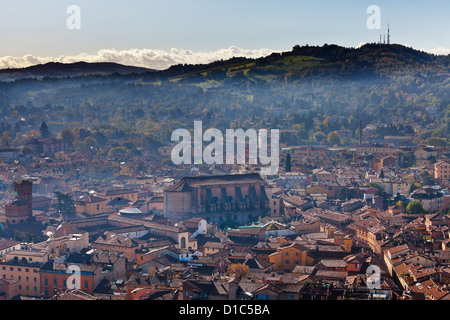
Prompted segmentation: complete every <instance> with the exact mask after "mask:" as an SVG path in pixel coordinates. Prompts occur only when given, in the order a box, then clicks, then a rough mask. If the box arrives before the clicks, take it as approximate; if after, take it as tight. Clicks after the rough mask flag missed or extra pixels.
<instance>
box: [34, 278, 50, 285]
mask: <svg viewBox="0 0 450 320" xmlns="http://www.w3.org/2000/svg"><path fill="white" fill-rule="evenodd" d="M34 279H35V281H36V278H34ZM44 284H45V285H48V279H47V278H45V279H44Z"/></svg>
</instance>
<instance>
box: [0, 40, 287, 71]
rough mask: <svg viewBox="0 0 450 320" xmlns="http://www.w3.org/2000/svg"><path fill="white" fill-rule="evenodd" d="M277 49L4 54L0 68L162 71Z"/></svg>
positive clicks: (249, 56) (250, 55)
mask: <svg viewBox="0 0 450 320" xmlns="http://www.w3.org/2000/svg"><path fill="white" fill-rule="evenodd" d="M273 52H280V51H277V50H271V49H256V50H252V49H242V48H238V47H235V46H231V47H229V48H226V49H219V50H216V51H207V52H202V51H192V50H187V49H176V48H173V49H171V50H170V51H163V50H154V49H129V50H116V49H102V50H99V51H98V52H97V53H94V54H89V53H80V54H78V55H74V56H60V57H36V56H33V55H30V54H29V55H25V56H23V57H12V56H5V57H0V69H6V68H24V67H28V66H31V65H35V64H43V63H48V62H61V63H73V62H79V61H85V62H116V63H120V64H124V65H129V66H138V67H146V68H150V69H157V70H163V69H166V68H168V67H170V66H171V65H174V64H180V63H182V64H184V63H186V64H201V63H210V62H213V61H217V60H220V59H224V60H226V59H229V58H232V57H248V58H259V57H263V56H267V55H270V54H272V53H273Z"/></svg>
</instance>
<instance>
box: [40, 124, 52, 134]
mask: <svg viewBox="0 0 450 320" xmlns="http://www.w3.org/2000/svg"><path fill="white" fill-rule="evenodd" d="M39 134H40V135H41V137H42V138H49V137H50V136H51V134H50V130H48V127H47V124H46V123H45V121H42V123H41V126H40V127H39Z"/></svg>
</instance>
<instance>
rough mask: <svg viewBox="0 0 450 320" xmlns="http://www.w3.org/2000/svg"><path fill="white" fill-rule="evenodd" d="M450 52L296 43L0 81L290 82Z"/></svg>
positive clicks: (42, 68) (51, 70) (15, 75)
mask: <svg viewBox="0 0 450 320" xmlns="http://www.w3.org/2000/svg"><path fill="white" fill-rule="evenodd" d="M449 64H450V55H448V56H436V55H433V54H429V53H426V52H423V51H418V50H415V49H413V48H410V47H406V46H403V45H398V44H391V45H380V44H366V45H363V46H361V47H359V48H345V47H341V46H338V45H327V44H326V45H324V46H303V47H300V46H294V47H293V49H292V51H287V52H283V53H273V54H271V55H269V56H266V57H262V58H257V59H254V58H245V57H235V58H231V59H228V60H219V61H214V62H212V63H207V64H197V65H187V64H179V65H173V66H171V67H170V68H168V69H166V70H161V71H158V70H154V69H149V68H143V67H135V66H126V65H122V64H118V63H112V62H99V63H87V62H76V63H59V62H49V63H46V64H39V65H34V66H30V67H26V68H18V69H3V70H0V81H12V80H18V79H33V78H38V79H41V78H64V77H79V76H92V75H94V76H95V75H103V76H108V75H132V74H134V75H137V76H140V75H143V74H145V76H146V77H147V78H155V77H157V78H159V77H163V78H165V77H168V78H172V79H173V78H176V79H189V78H192V77H194V78H195V77H198V76H200V75H201V77H202V78H204V79H208V78H209V79H211V78H212V79H217V77H219V78H222V76H223V75H224V74H226V76H227V77H234V76H235V75H238V76H240V77H244V78H250V79H253V80H263V81H271V80H282V79H283V80H287V79H291V80H293V79H299V78H300V79H301V78H304V77H310V76H313V77H323V76H325V77H329V76H335V77H337V78H348V77H350V78H354V77H355V76H356V77H360V76H373V75H376V76H380V75H383V74H385V75H388V74H391V73H392V72H394V73H395V72H398V71H400V72H402V73H404V72H409V71H412V70H416V71H417V70H422V71H425V70H428V71H430V70H431V69H432V70H434V71H441V72H448V69H449Z"/></svg>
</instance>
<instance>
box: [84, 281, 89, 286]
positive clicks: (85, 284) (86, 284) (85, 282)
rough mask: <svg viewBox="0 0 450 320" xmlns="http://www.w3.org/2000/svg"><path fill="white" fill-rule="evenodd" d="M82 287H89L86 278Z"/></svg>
mask: <svg viewBox="0 0 450 320" xmlns="http://www.w3.org/2000/svg"><path fill="white" fill-rule="evenodd" d="M84 287H85V288H88V287H89V281H87V280H86V281H84Z"/></svg>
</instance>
